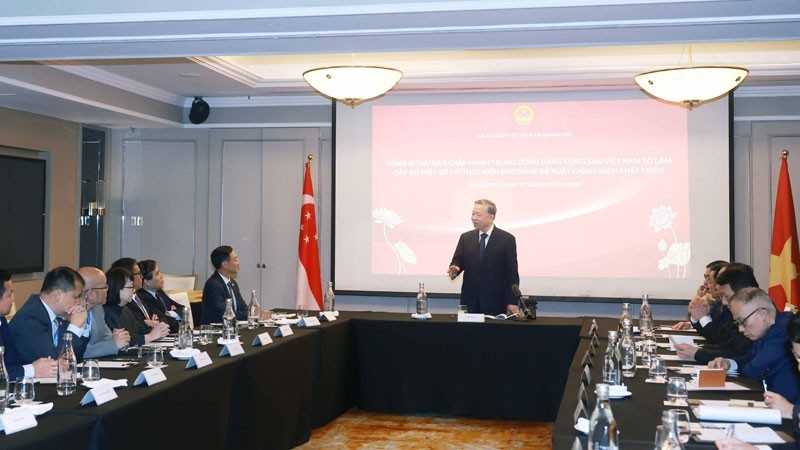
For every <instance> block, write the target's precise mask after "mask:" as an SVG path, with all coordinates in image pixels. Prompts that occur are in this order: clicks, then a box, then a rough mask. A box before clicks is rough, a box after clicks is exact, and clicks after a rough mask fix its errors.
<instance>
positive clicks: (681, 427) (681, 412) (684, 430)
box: [671, 409, 692, 444]
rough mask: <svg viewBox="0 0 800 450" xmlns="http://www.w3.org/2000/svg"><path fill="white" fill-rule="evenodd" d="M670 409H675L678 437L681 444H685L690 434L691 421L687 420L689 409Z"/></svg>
mask: <svg viewBox="0 0 800 450" xmlns="http://www.w3.org/2000/svg"><path fill="white" fill-rule="evenodd" d="M671 411H675V415H676V416H677V422H676V425H677V428H678V437H679V438H680V441H681V444H685V443H687V442H689V438H690V437H691V436H692V422H691V421H690V420H689V411H687V410H685V409H672V410H671Z"/></svg>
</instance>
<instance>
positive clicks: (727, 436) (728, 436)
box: [723, 424, 736, 448]
mask: <svg viewBox="0 0 800 450" xmlns="http://www.w3.org/2000/svg"><path fill="white" fill-rule="evenodd" d="M735 427H736V426H735V425H734V424H730V425H728V429H727V430H725V446H724V447H723V448H728V443H729V442H730V441H731V437H732V436H733V430H734V429H735Z"/></svg>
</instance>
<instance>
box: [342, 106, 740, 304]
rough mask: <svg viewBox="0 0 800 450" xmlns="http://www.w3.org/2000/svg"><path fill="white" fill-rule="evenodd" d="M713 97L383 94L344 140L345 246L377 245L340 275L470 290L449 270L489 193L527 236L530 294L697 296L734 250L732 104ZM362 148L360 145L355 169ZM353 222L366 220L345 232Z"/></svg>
mask: <svg viewBox="0 0 800 450" xmlns="http://www.w3.org/2000/svg"><path fill="white" fill-rule="evenodd" d="M404 103H405V102H404ZM706 106H707V105H705V106H703V107H704V108H705V107H706ZM361 107H362V106H360V107H359V108H361ZM710 109H711V108H709V109H708V110H707V111H706V113H705V114H703V113H700V114H696V115H695V113H696V112H698V111H699V109H698V110H696V111H687V110H686V109H684V108H680V107H676V106H673V105H666V104H663V103H660V102H657V101H655V100H652V99H649V98H621V99H584V100H564V99H558V100H546V101H544V100H543V101H481V102H463V103H452V102H451V103H447V102H444V103H441V102H432V103H427V102H426V103H424V104H414V103H412V104H375V105H372V106H371V107H370V108H369V114H368V116H369V117H365V120H368V125H367V126H363V125H362V127H361V130H359V131H355V132H354V133H353V134H351V135H350V136H352V137H354V138H355V139H353V140H351V139H347V138H346V139H343V140H341V141H340V140H337V147H336V150H337V205H336V207H337V214H336V223H337V228H336V229H337V240H336V244H337V255H338V254H340V252H341V248H342V246H341V245H340V244H342V245H344V248H349V249H357V253H358V254H360V255H363V258H359V259H358V261H359V262H357V263H356V264H353V265H352V269H350V270H348V269H347V268H346V267H343V266H340V265H339V263H338V258H337V269H336V278H337V280H336V281H337V286H338V287H339V288H340V289H342V284H341V281H342V280H344V281H346V282H347V283H346V284H349V285H351V286H352V287H353V288H354V289H357V290H374V291H385V290H390V291H391V290H395V289H400V290H403V291H405V290H411V288H410V286H411V284H412V283H410V281H411V280H417V279H419V280H420V281H428V282H429V283H431V284H432V285H433V286H434V287H435V289H436V290H441V291H443V292H453V291H454V290H455V291H457V289H456V288H457V287H458V286H457V285H458V283H459V282H458V280H457V281H456V282H455V283H451V282H449V280H446V279H445V278H446V277H445V276H444V272H445V270H446V268H447V266H448V265H449V262H450V258H451V257H452V254H453V251H454V249H455V245H456V243H457V241H458V237H459V235H460V234H461V233H463V232H465V231H468V230H470V229H471V228H472V224H471V222H470V213H471V211H472V208H473V202H474V201H475V200H477V199H483V198H485V199H489V200H492V201H493V202H495V204H496V205H497V210H498V212H497V216H496V218H495V226H497V227H498V228H501V229H504V230H506V231H509V232H511V233H512V234H514V236H515V237H516V240H517V253H518V261H519V272H520V276H521V277H522V282H521V286H522V287H523V288H526V287H527V288H528V289H527V290H528V291H532V292H531V293H535V292H542V291H546V292H548V295H560V294H562V293H565V292H566V293H568V295H573V296H575V295H578V296H590V297H591V296H632V297H636V296H639V295H641V294H642V293H645V292H646V293H649V294H651V295H652V294H655V295H656V296H662V297H665V296H675V297H674V298H682V297H687V296H691V294H692V291H693V288H694V287H695V285H696V284H699V282H700V279H701V277H702V273H703V268H704V266H705V264H706V263H707V262H708V261H710V260H711V259H720V258H722V259H724V258H725V257H727V255H728V252H729V250H728V242H727V232H728V231H727V230H728V220H729V217H728V211H727V191H728V187H727V186H728V183H727V167H728V164H727V152H728V150H727V146H728V127H727V107H725V108H722V110H721V111H718V112H715V113H714V114H709V113H710V112H711V111H710ZM716 109H717V110H719V109H720V108H716ZM346 114H348V111H341V113H340V115H339V117H337V119H338V120H340V121H342V120H343V119H342V117H341V116H342V115H346ZM357 114H361V115H364V116H366V114H364V113H363V112H359V113H357ZM717 115H718V116H719V117H718V118H717V117H716V116H717ZM693 116H694V117H693ZM707 116H708V117H707ZM698 119H702V120H700V121H699V122H698ZM344 121H345V122H347V120H344ZM367 130H368V135H367V133H366V132H365V131H367ZM342 131H343V129H342V128H341V127H340V128H337V136H341V135H342ZM711 133H715V134H718V135H716V136H714V135H713V134H711ZM358 135H360V138H359V137H358ZM348 145H350V146H351V147H348ZM700 152H703V153H704V154H703V155H693V154H694V153H700ZM351 153H354V154H357V155H360V156H361V157H356V160H357V164H355V165H352V167H347V166H350V165H351V162H350V161H351V160H350V155H351ZM340 156H341V157H340ZM367 161H368V162H369V165H366V164H365V162H367ZM342 165H345V167H342ZM342 174H348V176H347V178H346V179H344V180H340V176H341V175H342ZM723 181H724V183H723ZM693 183H694V184H693ZM695 189H699V191H696V192H694V190H695ZM717 191H719V192H717ZM349 192H352V194H353V195H350V193H349ZM692 192H694V195H692ZM348 196H349V198H348ZM343 202H344V204H345V205H344V211H345V212H346V215H342V213H341V209H342V206H343ZM353 214H355V216H353ZM344 217H347V219H343V218H344ZM350 220H352V221H353V222H355V223H358V224H359V225H358V226H357V229H359V230H363V233H356V234H353V233H352V231H353V228H350V227H347V228H346V230H345V233H347V236H346V237H345V236H340V234H339V233H340V226H341V225H340V224H341V223H348V222H347V221H350ZM367 221H368V226H364V223H365V222H367ZM716 234H719V235H724V236H725V239H726V240H725V241H722V240H720V239H718V237H719V236H717V235H716ZM717 253H719V254H717ZM704 255H707V256H704ZM712 255H714V256H712ZM698 256H699V259H698ZM340 276H341V279H340ZM406 280H408V281H406ZM401 284H402V285H403V286H404V287H405V289H401V288H400V285H401ZM621 284H622V285H625V284H629V285H630V286H631V289H630V290H626V289H620V288H619V285H621ZM389 286H391V287H390V288H388V289H387V287H389ZM576 288H577V290H576ZM609 288H610V289H609ZM345 289H346V288H345ZM525 290H526V289H523V291H525ZM651 290H652V291H651ZM670 298H673V297H670ZM687 298H688V297H687Z"/></svg>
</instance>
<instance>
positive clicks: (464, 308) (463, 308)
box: [458, 305, 467, 314]
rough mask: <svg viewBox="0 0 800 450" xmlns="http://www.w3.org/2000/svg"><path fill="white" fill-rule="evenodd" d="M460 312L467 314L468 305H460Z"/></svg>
mask: <svg viewBox="0 0 800 450" xmlns="http://www.w3.org/2000/svg"><path fill="white" fill-rule="evenodd" d="M458 313H459V314H466V313H467V305H458Z"/></svg>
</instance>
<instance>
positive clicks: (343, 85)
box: [303, 66, 403, 108]
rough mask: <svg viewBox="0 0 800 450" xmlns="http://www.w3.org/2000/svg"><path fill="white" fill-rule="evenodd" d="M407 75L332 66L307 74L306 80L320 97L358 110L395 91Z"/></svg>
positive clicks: (373, 69) (354, 67)
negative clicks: (368, 101) (334, 100)
mask: <svg viewBox="0 0 800 450" xmlns="http://www.w3.org/2000/svg"><path fill="white" fill-rule="evenodd" d="M402 77H403V72H401V71H399V70H397V69H392V68H389V67H378V66H332V67H320V68H317V69H311V70H307V71H305V72H303V78H304V79H305V80H306V83H308V84H309V85H310V86H311V87H312V88H314V89H315V90H316V91H317V92H319V93H320V94H322V95H324V96H326V97H330V98H333V99H336V100H339V101H341V102H343V103H346V104H348V105H350V107H351V108H355V107H356V105H359V104H361V103H363V102H365V101H367V100H370V99H373V98H375V97H379V96H381V95H383V94H385V93H387V92H389V91H390V90H391V89H392V88H394V87H395V85H396V84H397V82H398V81H400V78H402Z"/></svg>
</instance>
